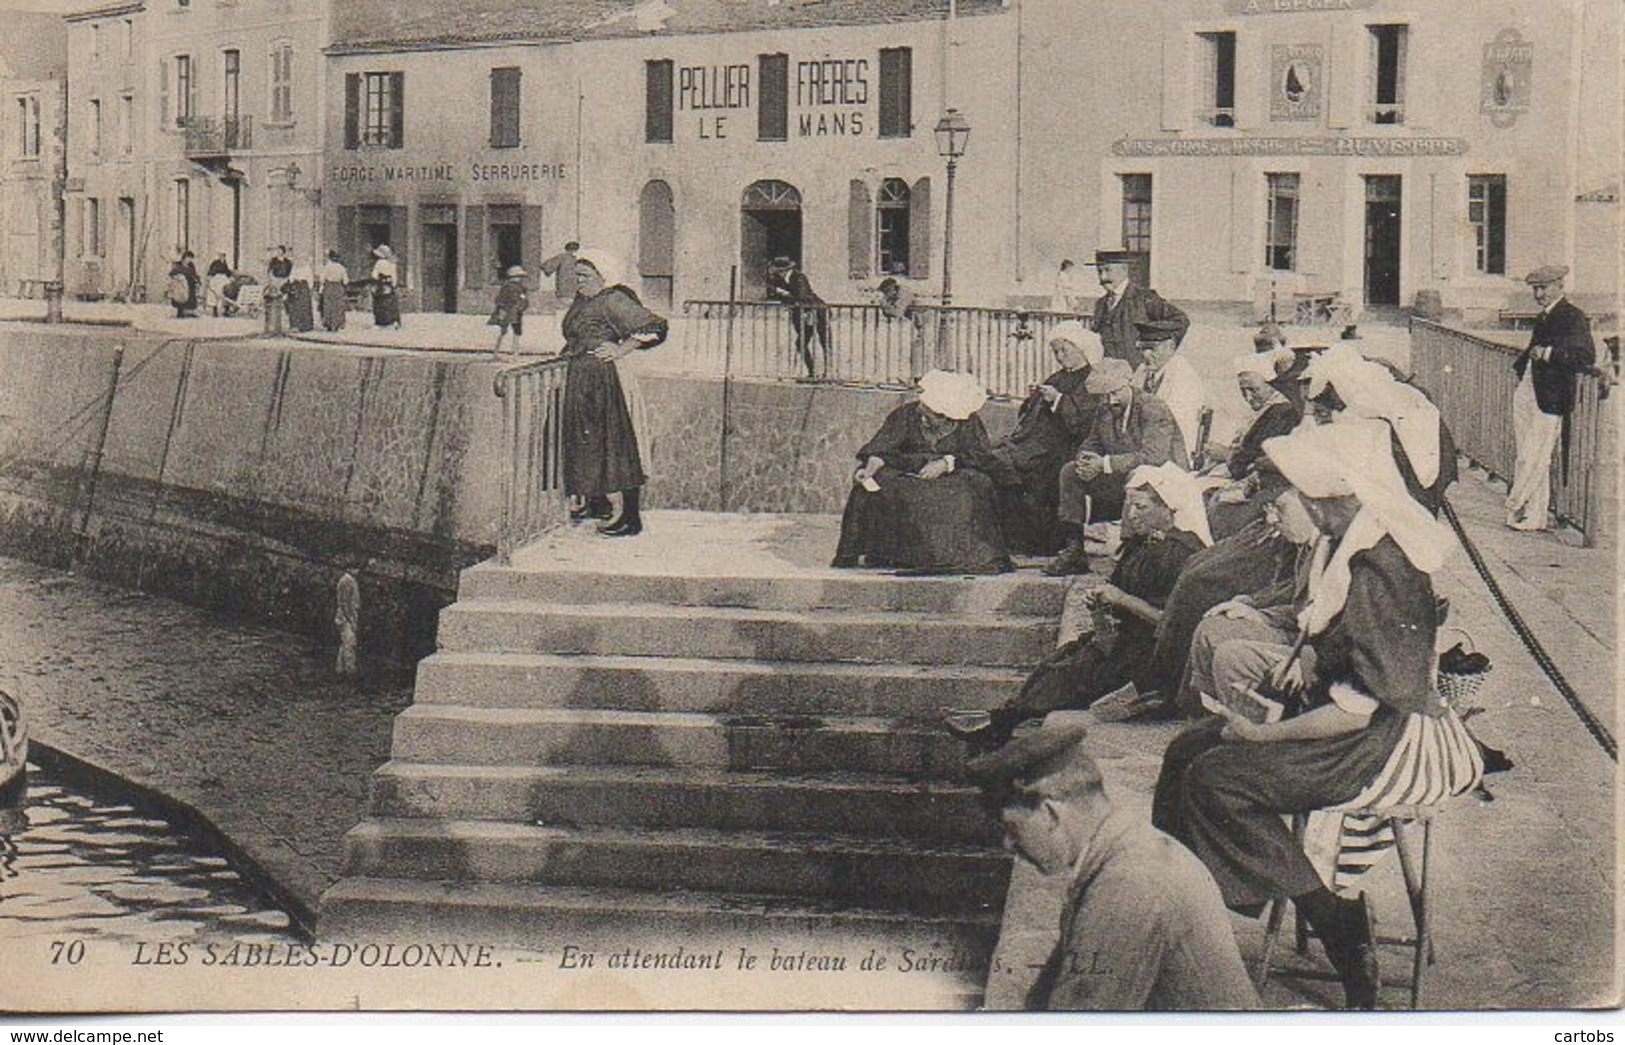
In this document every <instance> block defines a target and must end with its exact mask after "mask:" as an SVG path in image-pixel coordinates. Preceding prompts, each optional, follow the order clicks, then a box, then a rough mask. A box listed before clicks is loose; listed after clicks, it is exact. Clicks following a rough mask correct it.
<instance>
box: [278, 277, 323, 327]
mask: <svg viewBox="0 0 1625 1045" xmlns="http://www.w3.org/2000/svg"><path fill="white" fill-rule="evenodd" d="M315 278H316V274H315V272H314V270H313V269H312V268H311V266H310V265H309V264H307V263H305V262H303V261H301V262H299V263H298V264H295V265H293V267H292V268H291V269H289V271H288V278H287V281H286V282H284V283H283V284H282V305H283V308H284V309H286V310H287V313H288V329H289V330H292V331H294V332H295V333H300V334H302V333H304V332H305V331H307V330H311V329H314V328H315V326H316V315H315V310H314V309H313V308H312V305H311V293H310V285H311V284H312V283H313V282H315Z"/></svg>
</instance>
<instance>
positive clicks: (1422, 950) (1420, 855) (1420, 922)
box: [1258, 805, 1439, 1009]
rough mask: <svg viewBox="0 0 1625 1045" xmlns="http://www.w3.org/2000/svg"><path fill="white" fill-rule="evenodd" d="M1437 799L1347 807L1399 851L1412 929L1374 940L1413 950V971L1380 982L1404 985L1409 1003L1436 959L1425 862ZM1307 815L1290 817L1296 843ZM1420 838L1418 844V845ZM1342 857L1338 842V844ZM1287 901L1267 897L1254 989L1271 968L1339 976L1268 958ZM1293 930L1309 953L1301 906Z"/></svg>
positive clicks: (1300, 948) (1418, 996)
mask: <svg viewBox="0 0 1625 1045" xmlns="http://www.w3.org/2000/svg"><path fill="white" fill-rule="evenodd" d="M1438 810H1439V807H1438V806H1436V805H1402V806H1390V807H1388V808H1384V809H1358V810H1346V811H1344V815H1345V816H1366V817H1374V818H1376V819H1377V820H1379V821H1381V822H1382V823H1383V824H1384V825H1385V826H1386V827H1388V828H1389V829H1390V830H1391V831H1393V834H1394V848H1395V849H1397V850H1398V852H1399V870H1400V874H1401V875H1402V876H1403V877H1404V879H1405V893H1406V895H1407V896H1408V897H1409V898H1410V905H1411V924H1412V926H1413V927H1414V931H1413V933H1412V934H1411V935H1409V936H1384V935H1382V934H1381V933H1378V934H1377V936H1376V942H1377V943H1378V944H1379V945H1383V946H1390V947H1402V948H1405V949H1407V950H1409V951H1410V953H1411V974H1410V977H1409V978H1403V977H1395V978H1389V977H1383V980H1382V986H1384V987H1405V988H1408V989H1409V991H1410V995H1411V1008H1412V1009H1415V1008H1417V1007H1419V1006H1420V1004H1421V1001H1422V981H1423V976H1424V974H1425V973H1426V971H1427V967H1428V966H1429V965H1432V964H1433V963H1434V961H1435V958H1436V955H1435V953H1434V949H1433V920H1432V912H1431V910H1430V909H1429V906H1428V868H1429V863H1430V858H1431V856H1432V852H1433V817H1434V815H1435V814H1436V813H1437V812H1438ZM1308 823H1309V818H1308V817H1307V816H1305V815H1304V814H1302V813H1299V814H1296V815H1294V816H1293V818H1292V837H1293V838H1294V839H1296V840H1297V841H1298V843H1299V845H1302V844H1303V841H1304V834H1305V830H1306V828H1307V826H1308ZM1418 827H1419V828H1420V831H1421V838H1420V839H1418V838H1417V837H1416V835H1415V833H1414V829H1416V828H1418ZM1418 843H1420V848H1418ZM1339 857H1341V845H1340V846H1339ZM1290 902H1291V901H1290V900H1289V899H1288V898H1287V897H1285V896H1277V897H1276V898H1275V899H1273V900H1271V901H1270V905H1269V919H1268V922H1267V923H1266V928H1265V931H1264V956H1263V958H1262V959H1261V960H1260V962H1259V970H1258V989H1259V990H1260V991H1262V990H1263V989H1264V985H1265V984H1267V983H1269V978H1270V973H1271V972H1276V973H1279V974H1281V975H1284V976H1289V977H1296V978H1298V979H1304V980H1328V981H1331V982H1341V977H1339V976H1338V975H1337V974H1336V973H1327V972H1321V971H1318V970H1296V969H1290V970H1289V969H1282V968H1279V967H1276V966H1274V965H1273V964H1272V962H1273V959H1274V956H1275V948H1276V946H1277V944H1278V943H1279V941H1280V936H1281V925H1282V922H1283V921H1284V920H1285V915H1286V907H1287V904H1288V903H1290ZM1293 921H1294V929H1295V932H1294V935H1295V937H1296V944H1297V952H1298V954H1300V955H1304V956H1307V955H1308V953H1309V936H1310V932H1309V926H1308V925H1307V924H1306V923H1305V922H1304V919H1303V914H1302V912H1294V918H1293Z"/></svg>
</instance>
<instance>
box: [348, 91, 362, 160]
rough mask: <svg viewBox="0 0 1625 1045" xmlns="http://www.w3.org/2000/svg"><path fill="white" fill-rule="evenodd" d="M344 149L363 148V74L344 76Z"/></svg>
mask: <svg viewBox="0 0 1625 1045" xmlns="http://www.w3.org/2000/svg"><path fill="white" fill-rule="evenodd" d="M344 147H345V148H346V149H358V148H360V147H361V74H360V73H346V74H344Z"/></svg>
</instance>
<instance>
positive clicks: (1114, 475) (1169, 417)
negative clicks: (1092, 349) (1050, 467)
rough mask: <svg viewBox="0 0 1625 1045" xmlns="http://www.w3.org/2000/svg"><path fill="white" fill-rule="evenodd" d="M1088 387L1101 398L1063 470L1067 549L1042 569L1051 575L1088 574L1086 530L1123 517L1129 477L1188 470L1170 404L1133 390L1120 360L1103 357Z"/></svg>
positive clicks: (1131, 376)
mask: <svg viewBox="0 0 1625 1045" xmlns="http://www.w3.org/2000/svg"><path fill="white" fill-rule="evenodd" d="M1084 388H1085V389H1086V390H1087V391H1088V392H1089V394H1091V395H1097V396H1100V403H1099V405H1098V406H1096V407H1095V416H1094V419H1093V420H1092V421H1091V422H1090V425H1089V431H1088V434H1087V435H1085V436H1084V439H1083V443H1082V445H1081V446H1080V447H1079V449H1078V452H1077V455H1076V456H1075V457H1074V458H1073V460H1071V461H1068V462H1067V463H1066V464H1064V465H1062V466H1061V472H1060V476H1059V478H1058V480H1057V481H1058V483H1059V495H1058V496H1059V502H1060V503H1059V506H1058V508H1057V510H1056V516H1057V519H1058V522H1059V525H1060V528H1061V532H1062V534H1063V535H1064V536H1065V537H1066V538H1067V545H1066V547H1065V548H1063V549H1062V550H1061V553H1060V554H1059V555H1057V556H1056V557H1055V560H1054V561H1053V562H1051V563H1050V564H1049V565H1048V566H1046V567H1044V572H1045V573H1047V574H1049V575H1050V576H1051V577H1064V576H1066V575H1068V574H1074V573H1088V572H1089V560H1088V557H1087V556H1086V554H1085V550H1084V540H1083V531H1084V527H1085V526H1087V525H1088V524H1089V523H1091V522H1100V521H1110V520H1113V519H1117V518H1119V517H1120V516H1121V515H1122V513H1123V489H1124V484H1125V483H1126V482H1127V481H1128V476H1129V473H1130V472H1132V471H1134V469H1136V468H1138V467H1140V466H1141V465H1142V464H1152V465H1155V464H1162V463H1163V462H1164V461H1172V462H1174V463H1175V464H1177V465H1178V466H1179V467H1181V468H1186V469H1188V468H1190V458H1189V457H1187V456H1186V454H1185V440H1184V437H1183V436H1182V435H1181V434H1180V431H1179V423H1178V422H1176V421H1175V420H1174V415H1173V414H1172V413H1171V412H1170V411H1169V409H1168V407H1167V405H1166V404H1165V403H1163V401H1162V400H1161V399H1159V398H1157V397H1156V396H1154V395H1152V394H1150V393H1149V392H1142V391H1138V390H1136V389H1135V387H1134V372H1133V370H1132V369H1131V368H1130V367H1129V365H1128V364H1127V363H1125V362H1124V361H1123V360H1121V359H1109V358H1108V359H1103V360H1101V362H1100V365H1099V366H1097V367H1095V368H1094V369H1093V370H1092V371H1091V372H1090V374H1089V378H1088V380H1087V381H1086V382H1085V384H1084Z"/></svg>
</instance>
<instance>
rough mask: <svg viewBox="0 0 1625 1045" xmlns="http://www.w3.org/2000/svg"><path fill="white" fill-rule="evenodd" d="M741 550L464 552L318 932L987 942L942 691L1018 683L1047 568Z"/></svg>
mask: <svg viewBox="0 0 1625 1045" xmlns="http://www.w3.org/2000/svg"><path fill="white" fill-rule="evenodd" d="M597 543H598V544H599V545H612V544H615V543H617V542H602V541H600V542H597ZM739 565H740V567H741V568H740V569H739V570H738V571H737V572H732V573H729V572H722V573H705V574H698V573H684V572H682V570H681V568H680V567H679V568H676V569H674V570H673V571H671V572H660V568H659V564H658V563H647V564H644V565H642V566H639V565H638V564H636V563H634V564H633V565H632V567H630V568H629V567H628V566H627V564H625V563H618V564H617V568H615V569H612V570H608V571H605V572H599V571H595V570H591V569H582V568H579V566H580V564H579V563H577V564H571V563H570V562H569V561H568V559H566V561H564V562H563V563H558V562H548V563H544V564H542V565H540V566H537V565H536V564H525V563H521V564H519V565H516V566H515V567H510V568H503V567H498V566H495V565H493V564H485V565H481V566H478V567H475V568H473V569H470V570H468V571H466V572H465V573H464V574H463V577H462V581H461V587H460V591H459V596H458V601H457V603H456V604H455V605H454V606H452V607H450V608H448V609H447V610H446V611H445V612H444V613H443V614H442V617H441V622H440V633H439V634H440V651H439V652H437V653H436V654H435V655H433V656H431V657H429V658H428V659H426V660H425V661H423V663H422V664H421V665H420V668H419V672H418V682H417V691H416V696H415V703H414V704H413V706H412V707H411V708H409V709H407V710H406V711H405V712H404V713H402V714H401V715H400V716H399V717H398V718H397V720H396V723H395V736H394V742H393V750H392V758H391V760H390V761H389V762H388V763H387V764H386V765H384V766H383V767H382V768H381V769H380V770H378V772H377V773H376V775H375V777H374V780H373V789H372V796H371V802H370V810H369V818H368V819H367V820H366V821H365V822H364V823H362V824H361V825H360V826H358V827H357V828H355V829H354V830H353V831H352V832H351V833H350V834H349V836H348V838H347V840H346V870H345V877H344V878H343V879H342V880H341V881H340V882H339V883H338V884H337V885H336V886H334V887H333V888H332V889H331V890H330V891H329V892H328V893H327V894H326V896H324V898H323V900H322V907H321V921H320V929H321V932H322V935H323V936H324V938H330V939H342V938H358V937H374V938H377V937H389V938H393V939H403V938H411V939H424V938H450V939H462V940H479V941H482V942H501V943H507V944H511V945H515V946H518V947H533V948H535V949H538V950H546V949H548V948H549V946H551V945H553V944H555V943H556V942H557V941H559V940H561V939H564V938H569V939H571V940H578V939H582V938H588V937H590V938H596V939H602V940H610V939H615V938H621V939H624V938H625V937H626V935H627V933H628V931H629V930H630V931H632V932H635V933H637V934H640V938H653V937H664V938H680V939H685V940H691V939H695V938H698V937H705V938H707V939H719V940H720V939H729V940H731V939H734V938H748V939H755V940H764V939H769V940H772V941H773V942H775V943H777V942H778V941H779V940H781V939H784V940H789V939H801V940H805V939H817V940H819V941H822V943H823V944H824V945H832V946H833V945H839V946H841V947H843V948H845V949H847V950H851V949H853V948H854V947H859V946H873V945H883V946H886V947H889V948H891V949H893V950H896V949H899V948H902V947H905V946H912V947H916V948H930V949H932V950H933V951H935V952H952V953H954V954H957V955H960V956H961V957H965V956H969V961H970V962H971V964H974V963H975V962H976V961H980V960H985V956H986V954H987V952H988V949H989V948H990V946H991V943H992V938H993V935H994V933H995V931H996V928H997V922H998V918H999V913H1000V911H1001V909H1002V905H1003V902H1004V894H1005V885H1006V882H1007V879H1008V875H1009V862H1008V859H1007V858H1006V857H1005V856H1004V854H1003V853H1002V852H1001V851H1000V849H999V847H998V844H997V843H998V839H997V832H996V830H995V827H994V825H993V824H992V823H990V822H989V820H988V819H987V817H986V815H985V814H984V813H983V812H982V811H981V809H980V808H979V806H978V804H977V802H976V800H975V791H974V789H973V788H970V787H968V786H967V785H966V784H965V783H964V782H963V779H962V765H963V754H962V750H961V748H960V745H959V744H958V743H957V742H956V741H954V740H952V738H950V737H948V736H947V735H946V734H945V733H943V732H942V731H941V729H940V727H939V726H938V724H937V721H936V713H937V710H938V709H939V708H940V707H942V706H944V705H954V706H989V705H992V704H994V703H996V702H998V701H1000V700H1002V699H1004V698H1006V697H1008V696H1009V695H1011V694H1013V693H1014V692H1016V690H1017V689H1018V688H1019V686H1020V683H1021V680H1022V679H1023V678H1024V676H1025V674H1026V672H1027V670H1028V669H1030V667H1031V666H1032V665H1033V664H1035V663H1036V662H1037V661H1039V660H1040V659H1042V657H1043V656H1044V655H1045V654H1046V653H1047V652H1048V651H1049V650H1050V649H1052V648H1053V644H1054V638H1055V631H1056V626H1057V620H1058V618H1059V615H1060V611H1061V604H1062V601H1063V597H1064V589H1063V586H1062V585H1061V584H1060V583H1058V582H1054V581H1047V580H1044V579H1042V578H1040V577H1038V576H1036V575H1034V574H1018V575H1009V576H1004V577H995V578H896V577H887V576H879V575H869V574H863V573H858V572H848V571H832V570H823V569H810V568H797V569H788V570H781V571H777V572H775V571H770V570H761V569H759V568H756V567H759V566H760V564H759V563H756V564H754V565H753V563H752V562H751V561H749V556H742V557H741V561H740V563H739ZM712 568H714V567H712ZM832 941H833V943H832ZM979 975H980V973H979V972H975V973H969V974H967V976H966V979H967V982H969V981H975V980H976V979H977V977H978V976H979Z"/></svg>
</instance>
